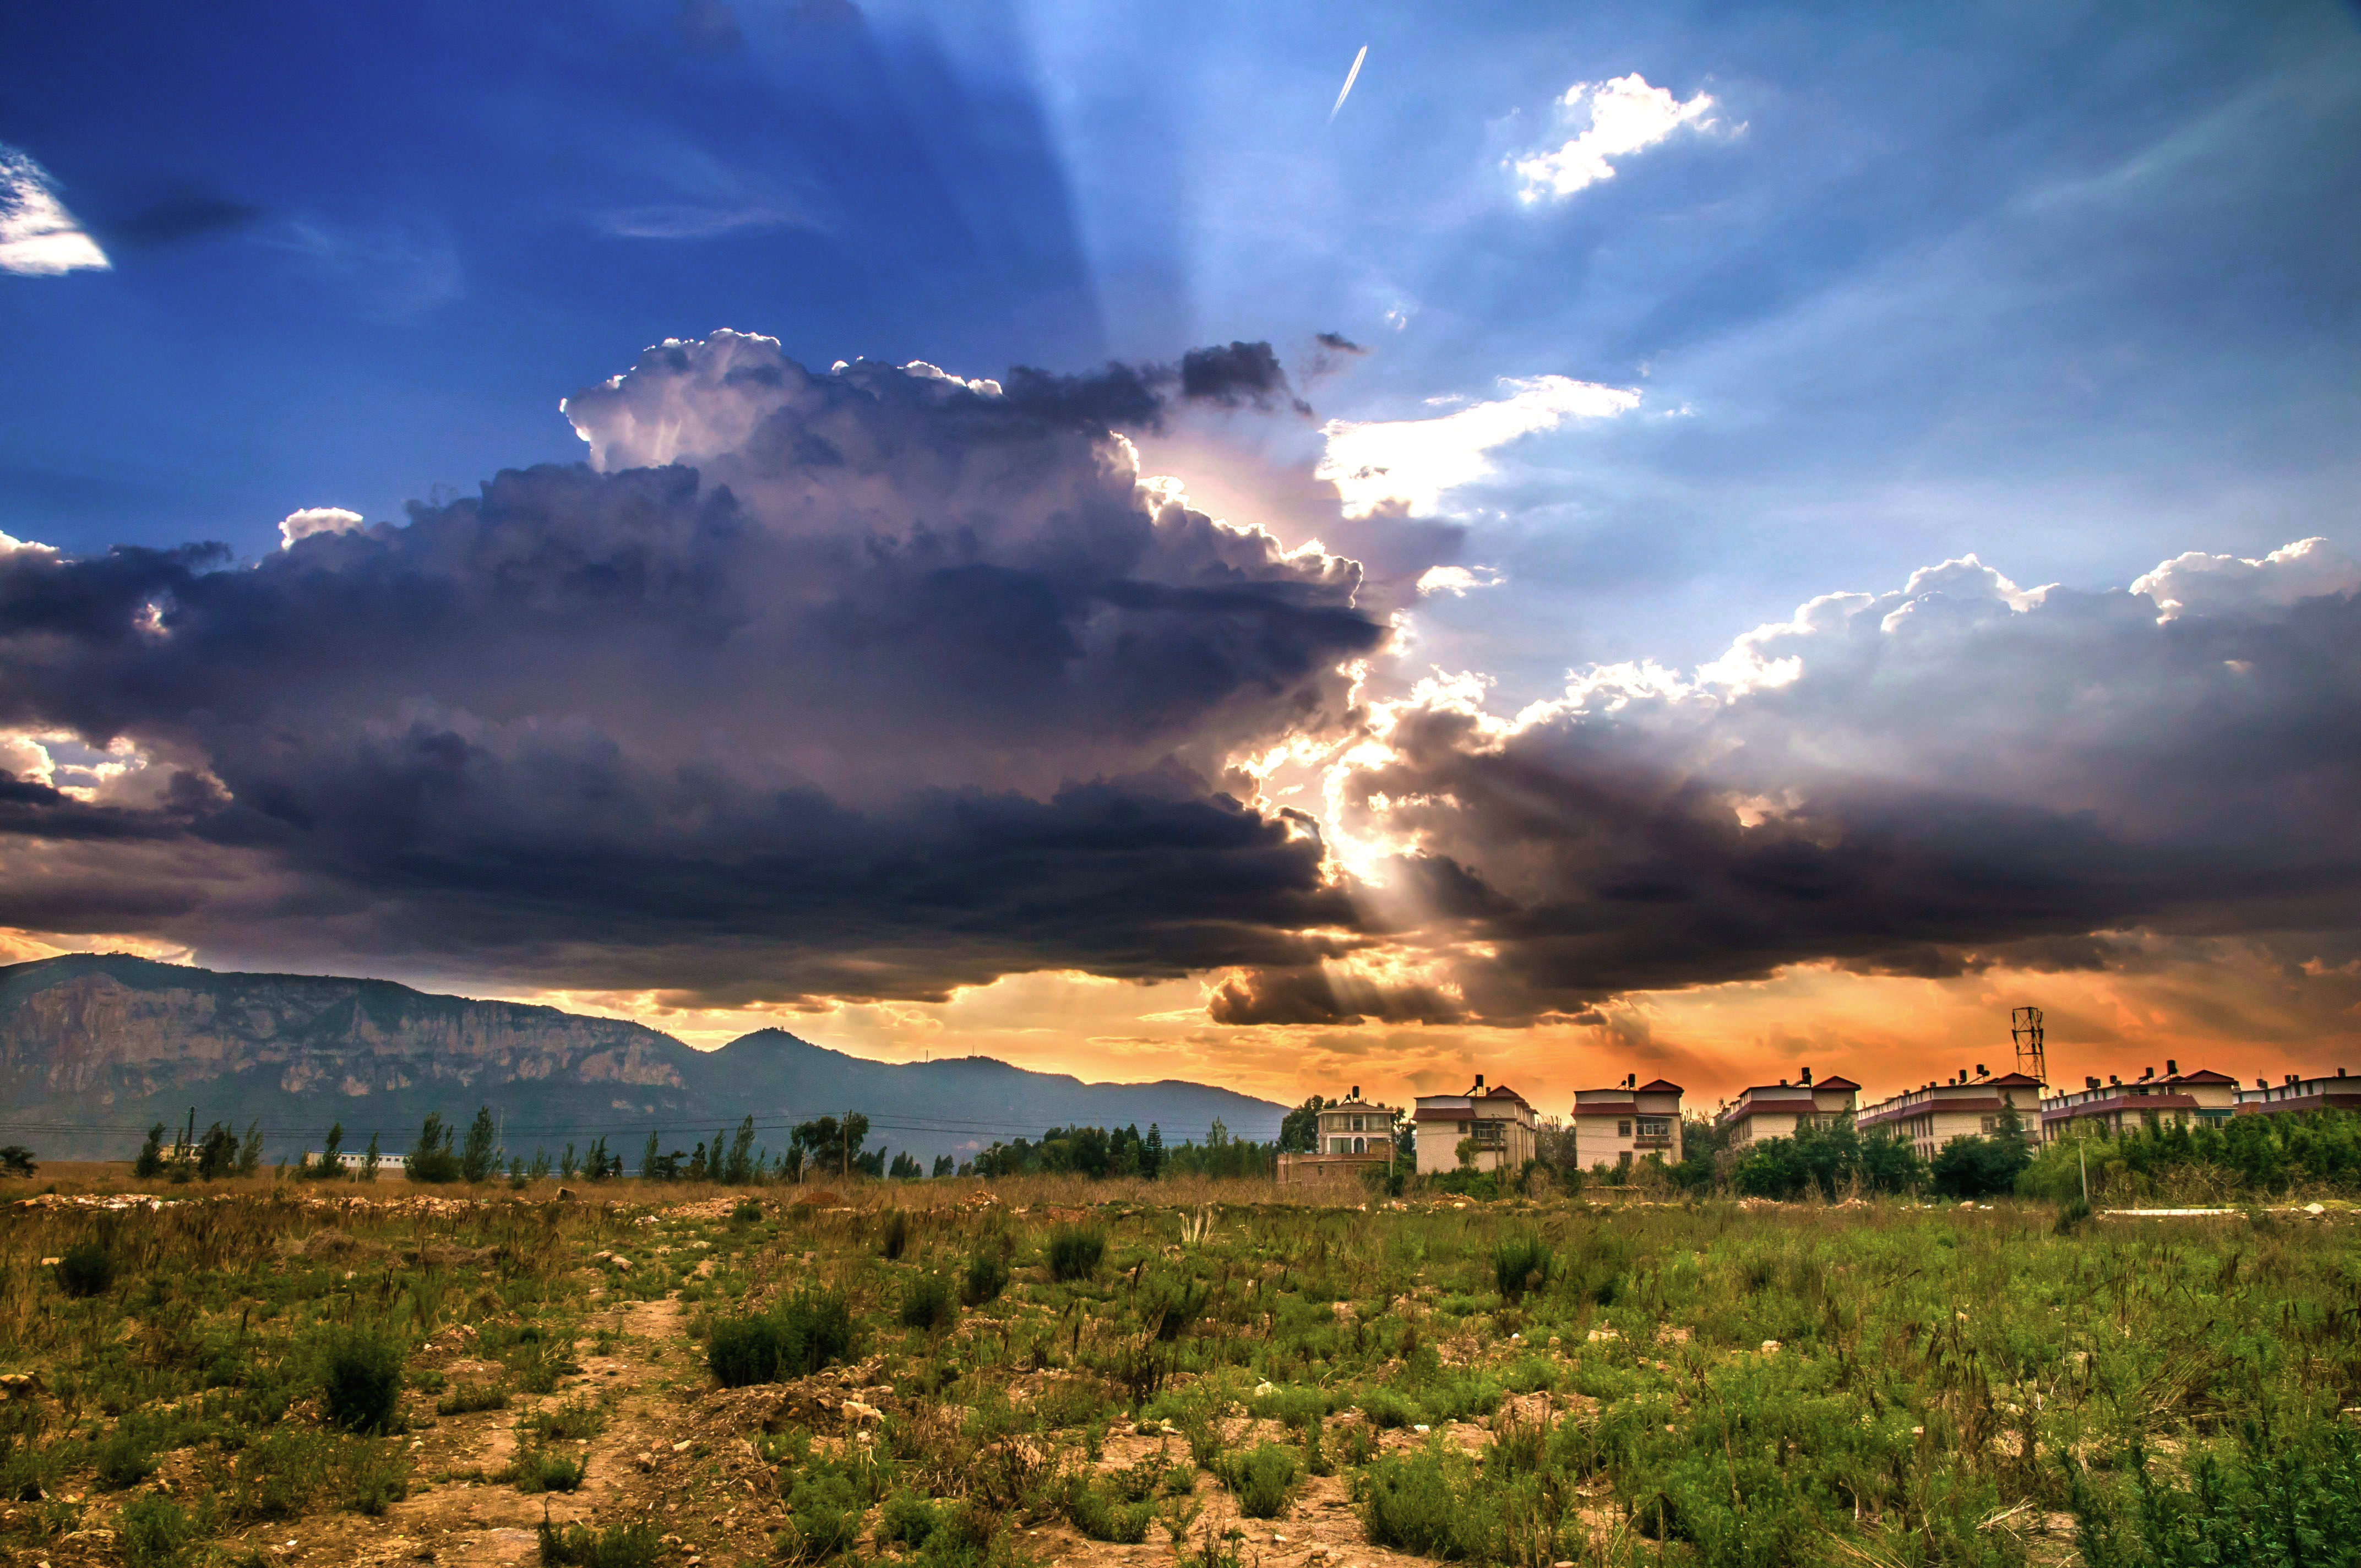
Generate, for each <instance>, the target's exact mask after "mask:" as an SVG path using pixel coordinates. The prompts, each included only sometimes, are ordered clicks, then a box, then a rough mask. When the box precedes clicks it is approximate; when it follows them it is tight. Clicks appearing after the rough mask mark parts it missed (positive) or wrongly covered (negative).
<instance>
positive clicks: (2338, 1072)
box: [2336, 1067, 2345, 1078]
mask: <svg viewBox="0 0 2361 1568" xmlns="http://www.w3.org/2000/svg"><path fill="white" fill-rule="evenodd" d="M2336 1076H2337V1077H2339V1078H2343V1077H2344V1076H2345V1069H2343V1068H2341V1067H2340V1068H2338V1069H2336Z"/></svg>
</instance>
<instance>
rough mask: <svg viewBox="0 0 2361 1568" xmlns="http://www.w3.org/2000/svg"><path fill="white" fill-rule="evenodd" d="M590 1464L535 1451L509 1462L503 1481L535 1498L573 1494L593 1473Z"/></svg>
mask: <svg viewBox="0 0 2361 1568" xmlns="http://www.w3.org/2000/svg"><path fill="white" fill-rule="evenodd" d="M589 1468H590V1466H589V1464H588V1461H586V1460H581V1459H569V1458H567V1457H566V1455H565V1454H562V1453H550V1452H549V1451H548V1450H546V1449H539V1448H537V1449H533V1450H531V1451H530V1452H527V1453H519V1454H518V1455H517V1456H516V1457H515V1458H514V1459H512V1460H511V1461H510V1462H509V1467H508V1469H507V1470H506V1471H505V1472H504V1473H503V1474H502V1475H501V1477H500V1478H501V1479H502V1480H505V1481H506V1482H508V1483H509V1485H511V1486H514V1487H515V1488H516V1489H517V1490H518V1491H520V1492H522V1493H525V1494H526V1495H527V1496H531V1495H533V1494H535V1493H540V1492H571V1491H573V1490H575V1489H576V1488H577V1487H578V1486H581V1485H582V1477H583V1476H584V1475H587V1474H588V1471H589Z"/></svg>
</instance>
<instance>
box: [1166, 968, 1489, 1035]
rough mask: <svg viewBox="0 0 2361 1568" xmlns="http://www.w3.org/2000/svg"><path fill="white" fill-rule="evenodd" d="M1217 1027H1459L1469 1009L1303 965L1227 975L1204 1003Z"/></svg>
mask: <svg viewBox="0 0 2361 1568" xmlns="http://www.w3.org/2000/svg"><path fill="white" fill-rule="evenodd" d="M1205 1012H1206V1014H1207V1016H1209V1017H1211V1018H1212V1019H1213V1022H1214V1023H1216V1024H1296V1025H1302V1024H1355V1023H1359V1022H1362V1021H1363V1020H1365V1019H1375V1020H1377V1021H1378V1022H1380V1023H1388V1024H1409V1023H1420V1024H1457V1023H1464V1022H1466V1019H1467V1009H1466V1007H1464V1006H1463V1005H1461V1004H1460V1003H1458V1002H1457V1001H1456V1000H1455V999H1454V998H1453V997H1451V996H1448V995H1446V994H1444V992H1441V991H1439V990H1436V989H1435V988H1433V987H1431V986H1421V985H1399V984H1397V985H1382V984H1377V983H1365V982H1362V981H1358V980H1356V978H1355V976H1354V975H1353V973H1352V971H1351V970H1349V969H1346V968H1331V967H1329V966H1326V965H1319V964H1300V965H1295V966H1292V967H1290V968H1284V969H1259V970H1237V971H1235V972H1234V973H1231V974H1228V975H1224V977H1223V978H1222V980H1221V981H1220V983H1218V984H1217V985H1215V986H1214V987H1213V994H1212V995H1210V996H1208V997H1207V998H1206V1000H1205Z"/></svg>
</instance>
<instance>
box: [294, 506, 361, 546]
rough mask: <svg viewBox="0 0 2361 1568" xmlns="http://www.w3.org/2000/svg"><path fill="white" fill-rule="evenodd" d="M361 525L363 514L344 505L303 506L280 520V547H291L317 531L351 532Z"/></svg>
mask: <svg viewBox="0 0 2361 1568" xmlns="http://www.w3.org/2000/svg"><path fill="white" fill-rule="evenodd" d="M360 525H361V514H360V513H358V512H357V511H346V510H345V509H344V508H343V507H303V508H302V509H301V510H296V511H291V512H289V513H288V514H287V515H286V516H285V517H282V518H280V520H279V548H280V549H281V550H285V549H289V548H291V546H292V545H293V544H294V543H295V542H296V541H297V540H299V539H309V538H311V537H312V535H313V534H315V533H349V532H352V531H353V530H354V529H356V528H358V527H359V526H360Z"/></svg>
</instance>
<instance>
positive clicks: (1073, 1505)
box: [1066, 1484, 1156, 1546]
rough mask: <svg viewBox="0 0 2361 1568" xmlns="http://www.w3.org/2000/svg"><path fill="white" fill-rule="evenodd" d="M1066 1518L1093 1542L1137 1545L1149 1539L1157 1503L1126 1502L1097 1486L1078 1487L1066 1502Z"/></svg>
mask: <svg viewBox="0 0 2361 1568" xmlns="http://www.w3.org/2000/svg"><path fill="white" fill-rule="evenodd" d="M1066 1517H1067V1518H1068V1519H1071V1520H1073V1521H1074V1528H1075V1529H1076V1530H1081V1531H1082V1534H1083V1535H1085V1536H1086V1537H1088V1538H1089V1539H1091V1540H1093V1541H1113V1542H1115V1544H1116V1545H1119V1546H1137V1545H1138V1544H1139V1543H1140V1542H1141V1541H1146V1540H1147V1539H1148V1526H1149V1525H1151V1524H1153V1523H1155V1522H1156V1504H1155V1502H1154V1501H1153V1500H1152V1499H1149V1500H1140V1501H1133V1502H1126V1501H1125V1500H1123V1498H1121V1497H1118V1496H1117V1495H1116V1494H1115V1491H1114V1490H1113V1489H1112V1488H1110V1487H1108V1486H1104V1485H1100V1484H1093V1485H1090V1486H1076V1487H1075V1488H1074V1491H1073V1495H1072V1497H1071V1498H1070V1499H1069V1500H1068V1502H1067V1505H1066Z"/></svg>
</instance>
